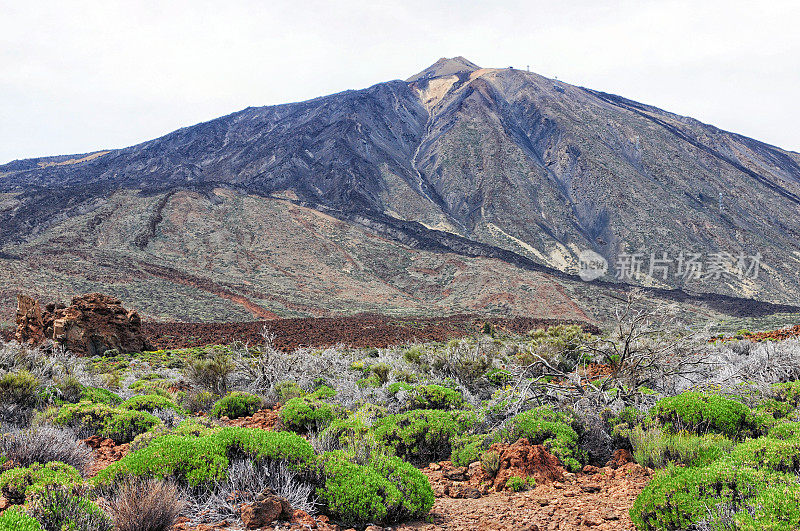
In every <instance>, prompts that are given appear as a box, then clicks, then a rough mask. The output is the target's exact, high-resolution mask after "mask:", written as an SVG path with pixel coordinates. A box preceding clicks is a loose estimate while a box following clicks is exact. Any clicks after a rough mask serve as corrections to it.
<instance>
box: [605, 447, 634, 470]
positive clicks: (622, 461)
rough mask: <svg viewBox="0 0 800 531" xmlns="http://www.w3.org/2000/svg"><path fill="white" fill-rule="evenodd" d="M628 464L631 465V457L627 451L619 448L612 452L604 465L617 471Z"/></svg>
mask: <svg viewBox="0 0 800 531" xmlns="http://www.w3.org/2000/svg"><path fill="white" fill-rule="evenodd" d="M628 463H633V456H632V455H631V453H630V452H629V451H628V450H625V449H623V448H620V449H619V450H617V451H616V452H614V455H613V456H612V457H611V459H610V460H609V461H608V463H606V466H607V467H611V468H614V469H617V468H619V467H621V466H623V465H626V464H628Z"/></svg>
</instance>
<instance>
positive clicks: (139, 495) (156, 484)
mask: <svg viewBox="0 0 800 531" xmlns="http://www.w3.org/2000/svg"><path fill="white" fill-rule="evenodd" d="M108 506H109V512H110V513H111V516H112V517H113V519H114V525H115V526H116V528H117V531H167V530H168V529H170V528H171V527H172V525H173V524H174V523H175V521H176V519H177V518H178V516H179V515H180V514H181V512H182V511H183V510H184V508H185V507H186V501H185V500H184V499H183V497H182V494H181V491H180V489H179V488H178V487H177V485H175V483H172V482H169V481H158V480H155V479H148V480H144V479H132V480H128V481H126V482H124V483H122V484H120V485H119V487H118V489H117V493H116V495H115V496H114V497H113V498H111V500H110V501H109V504H108Z"/></svg>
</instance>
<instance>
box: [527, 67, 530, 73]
mask: <svg viewBox="0 0 800 531" xmlns="http://www.w3.org/2000/svg"><path fill="white" fill-rule="evenodd" d="M527 70H528V73H529V74H530V73H531V65H528V66H527Z"/></svg>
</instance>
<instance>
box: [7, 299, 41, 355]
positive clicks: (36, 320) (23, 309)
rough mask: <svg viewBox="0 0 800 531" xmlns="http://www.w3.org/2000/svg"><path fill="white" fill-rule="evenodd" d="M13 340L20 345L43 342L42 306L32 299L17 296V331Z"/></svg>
mask: <svg viewBox="0 0 800 531" xmlns="http://www.w3.org/2000/svg"><path fill="white" fill-rule="evenodd" d="M14 339H16V340H17V341H19V342H20V343H27V344H29V345H38V344H39V343H41V342H42V341H44V339H45V336H44V318H43V316H42V306H41V305H40V304H39V301H38V300H36V299H34V298H33V297H29V296H27V295H23V294H21V293H20V294H19V295H17V329H16V332H15V334H14Z"/></svg>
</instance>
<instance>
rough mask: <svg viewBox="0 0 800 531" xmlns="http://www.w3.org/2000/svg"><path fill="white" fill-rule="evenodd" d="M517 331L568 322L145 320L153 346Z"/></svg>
mask: <svg viewBox="0 0 800 531" xmlns="http://www.w3.org/2000/svg"><path fill="white" fill-rule="evenodd" d="M487 322H488V323H491V324H492V325H493V326H495V327H496V328H499V329H504V330H508V331H510V332H515V333H525V332H527V331H529V330H531V329H534V328H541V327H546V326H552V325H556V324H562V323H574V322H575V321H564V320H558V319H534V318H530V317H513V318H500V317H479V316H476V315H451V316H449V317H419V318H409V317H403V318H400V317H388V316H384V315H377V314H361V315H354V316H342V317H308V318H295V319H275V320H271V321H260V322H250V323H155V322H144V323H143V325H142V329H143V332H144V334H145V336H146V338H147V341H148V343H149V344H150V346H151V348H158V349H169V348H187V347H196V346H204V345H208V344H227V343H231V342H233V341H243V342H249V343H260V342H262V341H263V338H262V336H261V333H262V330H263V329H264V327H266V328H267V330H268V331H269V332H270V333H272V334H274V335H275V341H274V344H275V346H277V347H278V348H281V349H293V348H297V347H300V346H314V347H324V346H334V345H339V344H344V345H347V346H351V347H377V348H384V347H387V346H389V345H397V344H402V343H406V342H409V341H443V340H447V339H453V338H457V337H463V336H466V335H471V334H474V333H476V332H479V331H480V330H481V329H482V327H483V326H484V324H485V323H487ZM578 324H581V325H583V326H584V328H585V329H586V331H587V332H593V333H596V332H597V331H598V329H597V327H596V326H595V325H593V324H588V323H578Z"/></svg>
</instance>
